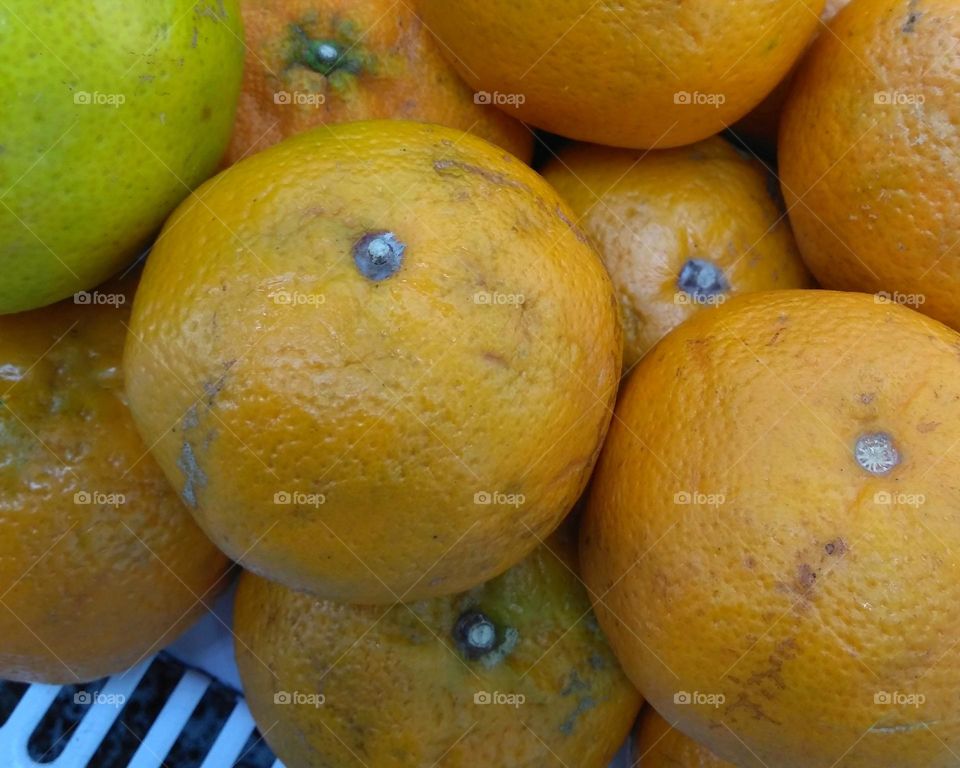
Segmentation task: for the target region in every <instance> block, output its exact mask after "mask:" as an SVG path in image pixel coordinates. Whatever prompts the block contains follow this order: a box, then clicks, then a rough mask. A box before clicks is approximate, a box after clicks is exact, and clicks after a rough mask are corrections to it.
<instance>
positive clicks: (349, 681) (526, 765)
mask: <svg viewBox="0 0 960 768" xmlns="http://www.w3.org/2000/svg"><path fill="white" fill-rule="evenodd" d="M572 544H573V542H572V541H570V542H568V541H567V540H566V537H561V536H555V537H553V538H552V539H551V540H550V541H548V542H547V543H545V544H543V545H542V546H540V547H539V548H538V549H536V550H535V551H534V552H533V553H532V554H531V555H529V556H528V557H527V558H526V559H525V560H523V561H522V562H521V563H520V564H519V565H516V566H514V567H513V568H511V569H510V570H509V571H507V572H506V573H505V574H503V575H502V576H500V577H499V578H497V579H494V580H493V581H490V582H487V583H486V584H483V585H482V586H480V587H477V588H476V589H473V590H471V591H469V592H465V593H463V594H459V595H454V596H448V597H440V598H434V599H432V600H427V601H423V602H418V603H414V604H412V605H400V604H395V605H393V606H391V607H376V606H357V605H340V604H337V603H332V602H328V601H324V600H320V599H317V598H313V597H310V596H309V595H306V594H303V593H298V592H294V591H293V590H290V589H287V588H286V587H283V586H280V585H279V584H275V583H272V582H270V581H267V580H266V579H261V578H259V577H257V576H254V575H252V574H249V573H246V574H244V575H243V577H242V578H241V581H240V587H239V590H238V592H237V598H236V611H235V616H236V633H237V642H236V647H237V662H238V664H239V667H240V676H241V679H242V681H243V686H244V691H245V694H246V697H247V702H248V703H249V705H250V708H251V710H252V712H253V714H254V717H255V718H256V720H257V722H258V723H259V725H260V729H261V731H262V732H263V734H264V737H265V738H266V739H267V741H268V742H269V743H270V745H271V746H272V747H273V748H274V750H275V751H276V753H277V755H278V756H279V757H280V759H281V760H283V762H284V764H285V765H287V766H288V768H311V767H312V766H325V768H340V767H341V766H342V767H343V768H352V766H357V765H361V764H363V765H369V766H376V767H377V768H419V767H420V766H431V765H443V766H446V767H447V768H467V767H468V766H478V765H488V766H511V767H512V768H513V767H515V768H540V766H548V765H568V766H576V767H577V768H607V766H608V765H609V763H610V759H611V758H612V757H613V755H614V753H615V752H616V751H617V749H618V747H619V746H620V744H621V742H622V741H623V740H624V738H625V737H626V736H627V734H628V733H629V731H630V727H631V725H632V724H633V721H634V718H635V717H636V715H637V710H638V709H639V707H640V704H641V700H640V696H639V694H638V693H637V692H636V690H635V689H634V688H633V686H632V685H630V683H629V681H628V680H627V679H626V677H624V675H623V672H622V671H621V670H620V668H619V666H618V665H617V661H616V659H615V658H614V656H613V654H612V653H611V651H610V649H609V647H608V646H607V643H606V640H604V638H603V635H602V634H601V633H600V631H599V629H598V628H597V626H596V622H595V620H594V617H593V614H592V613H591V612H590V601H589V599H588V598H587V594H586V591H585V590H584V588H583V586H582V585H581V584H580V582H579V579H578V577H577V575H576V567H577V566H576V554H575V553H576V548H575V547H574V546H573V545H572Z"/></svg>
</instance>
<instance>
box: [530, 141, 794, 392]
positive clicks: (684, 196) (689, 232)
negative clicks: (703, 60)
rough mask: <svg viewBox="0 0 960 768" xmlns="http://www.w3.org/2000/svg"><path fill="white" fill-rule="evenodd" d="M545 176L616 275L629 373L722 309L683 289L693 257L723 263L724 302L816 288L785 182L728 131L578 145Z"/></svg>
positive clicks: (550, 168) (716, 263)
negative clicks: (676, 331) (637, 145)
mask: <svg viewBox="0 0 960 768" xmlns="http://www.w3.org/2000/svg"><path fill="white" fill-rule="evenodd" d="M543 175H544V177H545V178H546V179H547V181H549V182H550V183H551V185H553V187H554V189H556V190H557V192H559V193H560V196H561V197H563V198H564V200H565V201H566V202H567V203H568V204H569V205H570V207H571V208H572V209H573V213H574V215H575V216H576V217H577V221H578V223H579V224H580V226H582V227H583V228H584V229H585V230H586V232H587V233H588V234H589V235H590V236H591V238H592V239H593V241H594V243H595V244H596V247H597V250H598V252H599V253H600V255H601V257H602V258H603V260H604V263H605V265H606V267H607V271H608V272H609V273H610V276H611V278H612V279H613V283H614V287H615V288H616V290H617V295H618V297H619V301H620V317H621V321H622V325H623V329H624V355H623V365H624V374H625V375H626V374H627V373H628V372H629V371H630V370H631V369H632V367H633V366H634V365H636V363H637V362H638V361H639V360H640V359H641V358H642V357H643V355H644V354H646V352H647V350H649V349H650V347H652V346H653V345H654V344H656V343H657V342H658V341H659V340H660V339H661V338H662V337H663V336H664V335H665V334H666V333H668V332H669V331H670V329H671V328H674V327H675V326H677V325H679V324H680V323H681V322H683V321H684V320H685V319H686V318H688V317H690V316H691V315H693V314H695V313H696V312H698V311H701V310H704V309H706V310H709V309H712V308H713V307H714V306H716V304H714V303H709V304H708V303H693V302H691V300H690V296H689V294H686V293H684V292H682V291H680V290H679V287H678V279H679V277H680V273H681V271H682V269H683V266H684V264H685V263H686V262H687V260H688V259H702V260H706V261H710V262H711V263H713V264H714V265H716V266H718V267H720V269H721V270H722V271H723V273H724V277H725V278H726V280H727V282H728V284H729V285H730V288H731V290H730V291H729V292H727V293H725V294H724V295H723V296H722V299H726V298H727V297H729V296H730V295H735V294H738V293H746V292H753V291H762V290H772V289H777V288H806V287H810V286H812V279H811V277H810V274H809V273H808V272H807V270H806V267H804V265H803V261H802V260H801V258H800V253H799V251H798V250H797V246H796V243H795V242H794V240H793V235H792V234H791V232H790V226H789V224H788V223H787V220H786V216H785V215H784V213H783V209H782V201H781V200H780V197H779V193H778V186H777V182H776V179H772V178H771V177H770V176H768V174H767V173H766V171H765V169H764V168H763V166H762V165H761V164H760V163H759V162H757V161H755V160H751V159H747V158H745V157H743V155H741V154H740V153H738V152H737V151H736V150H735V149H734V148H733V147H732V146H731V145H730V144H728V143H727V142H726V141H724V140H723V139H721V138H718V137H713V138H710V139H707V140H706V141H703V142H700V143H698V144H693V145H690V146H687V147H680V148H677V149H670V150H663V151H653V152H647V153H639V152H635V151H630V150H624V149H612V148H609V147H599V146H591V145H572V146H570V147H568V148H567V149H565V150H563V151H562V152H560V154H559V155H558V156H557V157H556V158H555V159H554V160H553V161H552V162H551V163H550V164H549V165H548V166H547V167H546V168H545V169H544V171H543ZM771 187H772V189H773V190H774V193H775V194H774V195H771V192H770V189H771Z"/></svg>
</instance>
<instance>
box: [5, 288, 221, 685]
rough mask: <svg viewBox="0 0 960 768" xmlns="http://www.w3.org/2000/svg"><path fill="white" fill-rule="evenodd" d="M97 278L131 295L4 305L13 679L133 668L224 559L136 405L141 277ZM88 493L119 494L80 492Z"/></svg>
mask: <svg viewBox="0 0 960 768" xmlns="http://www.w3.org/2000/svg"><path fill="white" fill-rule="evenodd" d="M127 282H130V281H129V280H128V281H127ZM100 290H101V291H106V292H110V293H115V292H119V293H122V294H123V295H124V296H125V298H126V302H127V303H126V305H125V306H122V307H120V308H115V307H112V306H109V305H93V304H90V305H76V304H74V303H73V302H72V301H69V302H61V303H59V304H53V305H50V306H49V307H45V308H44V309H39V310H34V311H32V312H25V313H22V314H18V315H5V316H3V317H0V371H2V382H0V399H2V406H0V456H2V460H0V526H2V530H3V536H2V537H0V677H3V678H7V679H12V680H20V681H26V682H45V683H57V684H61V683H62V684H68V683H77V682H80V681H88V680H95V679H97V678H99V677H103V676H105V675H108V674H112V673H115V672H120V671H122V670H124V669H127V668H128V667H129V666H131V665H132V664H134V663H135V662H137V661H139V660H140V659H142V658H145V657H146V656H147V655H149V654H151V653H154V652H156V651H158V650H159V649H160V648H162V647H163V646H164V645H165V644H167V643H169V642H170V641H172V640H173V639H174V638H175V637H176V636H177V634H179V632H180V631H181V630H183V629H185V628H186V627H187V626H188V625H189V624H190V622H191V621H192V620H193V619H195V618H196V617H197V615H198V614H199V613H200V612H201V611H202V610H203V608H204V606H203V604H202V602H201V598H210V597H213V596H214V593H215V591H216V590H217V589H218V588H219V586H220V585H221V583H222V579H223V576H224V574H225V572H226V568H227V565H228V563H227V559H226V558H225V557H224V556H223V555H222V554H221V553H220V552H219V551H218V550H217V549H216V548H215V547H214V546H213V544H211V543H210V541H209V540H208V539H207V538H206V536H204V535H203V533H202V531H201V530H200V529H199V528H198V527H197V525H196V524H195V523H194V521H193V518H192V517H191V516H190V514H189V513H188V512H187V510H186V509H185V508H184V507H183V505H182V504H181V502H180V500H179V499H178V498H177V494H176V493H175V492H174V490H173V489H172V488H171V487H170V486H169V484H168V483H167V481H166V478H165V477H164V476H163V473H162V472H161V471H160V468H159V467H158V466H157V464H156V462H155V461H154V460H153V459H152V458H151V457H150V455H149V454H147V453H146V451H147V448H146V446H145V445H144V443H143V441H142V440H141V439H140V436H139V435H138V434H137V431H136V429H135V428H134V426H133V420H132V419H131V418H130V412H129V411H128V409H127V404H126V398H125V395H124V393H123V376H122V373H121V369H120V359H121V352H122V349H123V340H124V338H125V336H126V328H125V325H124V324H125V323H126V322H128V318H129V302H130V300H131V299H132V297H133V290H132V288H131V289H128V290H124V289H123V287H122V286H120V285H119V284H118V283H113V284H110V285H108V286H105V287H101V288H100ZM83 492H85V493H88V494H93V493H94V492H98V493H101V494H122V496H123V497H124V498H123V503H120V504H117V505H114V504H111V503H109V501H106V502H105V503H90V504H77V503H74V494H76V493H83ZM98 498H100V499H103V498H104V497H98ZM115 500H117V499H115Z"/></svg>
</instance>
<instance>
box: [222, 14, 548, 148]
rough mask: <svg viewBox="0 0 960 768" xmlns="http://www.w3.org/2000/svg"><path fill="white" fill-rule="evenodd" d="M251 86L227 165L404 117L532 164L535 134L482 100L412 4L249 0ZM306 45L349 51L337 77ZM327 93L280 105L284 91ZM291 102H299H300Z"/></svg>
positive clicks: (246, 82) (247, 77)
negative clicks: (316, 131) (316, 132)
mask: <svg viewBox="0 0 960 768" xmlns="http://www.w3.org/2000/svg"><path fill="white" fill-rule="evenodd" d="M240 5H241V10H242V13H243V22H244V30H245V33H246V45H247V53H246V61H245V64H244V75H243V78H244V79H243V90H242V91H241V94H240V105H239V108H238V110H237V120H236V124H235V126H234V134H233V138H232V140H231V143H230V148H229V150H228V152H227V162H228V163H233V162H236V161H237V160H239V159H240V158H241V157H245V156H247V155H249V154H252V153H254V152H258V151H260V150H262V149H266V148H267V147H269V146H271V145H273V144H276V143H277V142H278V141H280V140H281V139H283V138H285V137H287V136H292V135H293V134H296V133H302V132H303V131H305V130H307V129H309V128H314V127H316V126H318V125H321V124H329V123H345V122H350V121H356V120H375V119H388V118H394V119H403V120H418V121H420V122H425V123H439V124H441V125H447V126H450V127H451V128H459V129H460V130H463V131H471V132H472V133H475V134H477V135H478V136H481V137H483V138H485V139H487V140H488V141H491V142H493V143H495V144H499V145H500V146H502V147H503V148H505V149H507V150H509V151H510V152H512V153H513V154H514V155H516V156H517V157H519V158H520V159H521V160H523V161H524V162H529V160H530V158H531V156H532V154H533V134H532V133H531V131H530V130H529V129H527V128H525V127H524V126H523V125H522V124H521V123H520V122H519V121H518V120H516V119H515V117H516V116H513V117H510V116H508V115H506V114H504V113H503V112H501V111H500V110H498V109H497V108H496V107H493V106H488V105H479V104H476V103H474V93H473V91H472V90H471V89H470V88H469V87H467V85H466V83H464V82H463V81H462V80H461V79H460V77H459V76H458V75H457V73H456V72H455V71H454V69H453V67H451V66H450V65H449V64H448V63H447V61H446V60H445V59H444V58H443V56H442V55H441V54H440V51H439V45H438V43H437V42H436V41H435V40H434V39H433V36H432V35H430V33H429V32H428V31H427V30H426V29H424V27H423V24H422V22H421V21H420V19H419V18H417V16H416V14H415V13H414V12H413V11H412V10H411V9H410V7H409V6H408V5H407V4H406V3H402V2H401V3H397V2H394V1H393V0H320V1H319V2H318V0H284V1H283V2H265V0H241V3H240ZM303 40H315V41H329V42H331V43H333V44H335V45H337V46H339V50H340V51H342V52H343V56H342V58H341V60H340V65H339V66H338V67H337V68H335V69H334V70H333V71H331V72H329V74H326V75H325V74H324V73H323V71H317V70H316V69H315V68H312V67H310V66H308V65H307V64H305V63H304V61H303V58H302V56H301V55H299V52H300V51H301V50H302V42H303ZM282 92H286V93H289V94H295V93H299V94H304V95H310V96H314V95H317V96H321V97H322V98H323V103H322V104H317V103H315V102H309V101H308V102H307V103H300V104H295V103H288V104H277V103H276V100H275V96H276V94H278V93H282ZM292 100H293V99H292V97H291V102H292Z"/></svg>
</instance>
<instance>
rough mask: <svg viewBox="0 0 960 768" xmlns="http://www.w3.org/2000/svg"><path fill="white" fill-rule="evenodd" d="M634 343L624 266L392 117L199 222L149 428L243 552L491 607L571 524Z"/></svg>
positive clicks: (231, 544)
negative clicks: (517, 570)
mask: <svg viewBox="0 0 960 768" xmlns="http://www.w3.org/2000/svg"><path fill="white" fill-rule="evenodd" d="M620 346H621V341H620V332H619V327H618V324H617V317H616V305H615V299H614V295H613V289H612V286H611V284H610V281H609V278H608V277H607V275H606V273H605V271H604V269H603V265H602V264H601V262H600V260H599V258H598V257H597V256H596V254H595V253H594V252H593V251H592V250H591V248H590V247H589V245H587V242H586V237H585V236H584V235H583V233H582V232H581V231H580V230H579V229H577V228H576V226H574V225H573V223H572V220H571V214H570V212H569V210H568V209H567V208H566V207H565V206H564V205H563V204H562V202H561V201H560V199H559V198H558V197H557V196H556V193H555V192H554V191H553V190H552V189H551V188H550V187H549V185H547V184H546V182H544V181H543V179H542V178H541V177H540V176H538V175H537V174H536V173H534V172H533V171H532V170H530V169H529V168H528V167H527V166H525V165H523V164H522V163H520V162H519V161H518V160H516V159H515V158H513V157H512V156H510V155H508V154H506V153H504V152H503V151H502V150H500V149H497V148H495V147H493V146H492V145H490V144H488V143H487V142H485V141H483V140H481V139H478V138H476V137H473V136H470V135H468V134H467V135H465V134H461V133H460V132H458V131H455V130H453V129H450V128H443V127H440V126H429V125H423V124H419V123H412V122H405V121H380V122H377V121H374V122H368V123H351V124H342V125H338V126H330V127H326V128H323V129H318V130H316V131H313V132H309V133H306V134H300V135H299V136H296V137H293V138H291V139H288V140H286V141H285V142H283V143H281V144H279V145H277V146H276V147H272V148H270V149H268V150H266V151H264V152H262V153H259V154H257V155H255V156H252V157H250V158H248V159H247V160H245V161H243V162H241V163H238V164H237V165H235V166H232V167H231V168H230V169H228V170H227V171H226V172H224V173H223V174H222V175H221V176H219V177H217V178H215V179H213V180H211V182H209V183H208V184H206V185H205V186H203V187H202V188H201V189H200V190H199V191H198V192H197V195H196V198H195V200H193V201H191V202H189V203H187V204H184V205H183V206H181V207H180V209H178V211H177V212H176V213H175V215H174V216H173V218H171V220H170V221H169V222H168V224H167V226H166V228H165V230H164V232H163V234H162V235H161V239H160V242H159V243H158V244H157V245H156V246H155V248H154V250H153V252H152V254H151V256H150V258H149V260H148V263H147V266H146V269H145V272H144V276H143V281H142V283H141V286H140V290H139V291H138V293H137V298H136V302H135V304H134V309H133V318H132V320H131V335H130V340H129V342H128V346H127V352H126V364H127V382H128V387H129V392H130V403H131V408H132V410H133V413H134V416H135V418H136V420H137V423H138V425H139V427H140V429H141V431H142V433H143V434H144V435H145V436H146V438H147V440H148V441H149V444H150V445H152V446H153V451H154V454H155V455H156V457H157V459H158V461H159V462H160V465H161V466H162V467H163V468H164V471H165V472H166V473H167V476H168V478H169V479H170V480H171V482H172V483H173V484H174V485H175V486H176V487H177V488H178V489H179V490H180V491H181V493H182V495H183V497H184V499H185V500H186V502H187V503H188V504H189V505H190V506H191V508H192V509H193V512H194V514H195V515H196V517H197V519H198V520H199V521H200V524H201V525H202V526H203V527H204V528H205V529H206V530H207V531H208V532H209V534H210V535H211V536H212V537H213V539H214V541H215V542H216V543H217V544H219V545H220V546H221V547H222V548H223V549H224V551H226V552H227V553H228V554H229V555H230V556H231V557H233V558H234V559H237V560H240V561H242V563H243V564H244V565H245V566H247V567H249V568H250V569H251V570H254V571H255V572H257V573H260V574H261V575H264V576H266V577H268V578H271V579H275V580H277V581H280V582H282V583H284V584H286V585H287V586H291V587H294V588H299V589H307V590H312V591H315V592H316V593H317V594H319V595H320V596H322V597H326V598H329V599H335V600H342V601H346V602H359V603H384V602H394V601H396V600H397V599H399V598H401V597H403V598H404V599H405V600H408V601H409V600H419V599H422V598H425V597H432V596H435V595H441V594H453V593H456V592H462V591H464V590H466V589H470V588H471V587H473V586H476V585H477V584H479V583H482V582H483V581H486V580H488V579H490V578H492V577H494V576H496V575H498V574H500V573H502V572H503V571H505V570H506V569H507V568H509V567H510V566H511V565H513V564H514V563H516V562H518V561H519V560H521V559H522V558H523V556H524V555H526V554H527V553H528V552H530V551H531V550H532V549H533V547H534V546H535V543H536V539H537V536H541V537H542V536H546V535H547V534H549V533H550V531H552V530H553V529H554V528H555V527H556V526H557V525H558V524H559V522H560V520H562V519H563V517H564V515H565V514H566V513H567V512H568V511H569V510H570V508H571V507H572V505H573V504H574V502H575V501H576V499H577V497H578V496H579V494H580V492H581V491H582V490H583V487H584V485H585V483H586V481H587V477H588V476H589V474H590V472H591V470H592V467H593V464H594V461H595V459H596V456H597V454H598V452H599V446H600V443H601V442H602V439H603V436H604V434H605V432H606V428H607V424H608V422H609V419H610V415H611V411H610V408H611V406H612V403H613V400H614V397H615V392H616V388H617V382H618V379H619V374H620Z"/></svg>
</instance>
